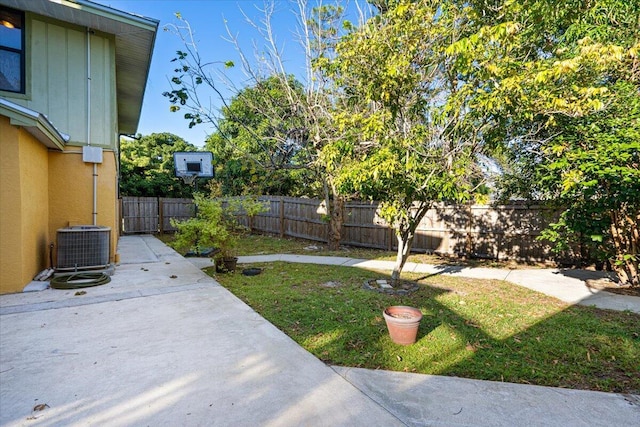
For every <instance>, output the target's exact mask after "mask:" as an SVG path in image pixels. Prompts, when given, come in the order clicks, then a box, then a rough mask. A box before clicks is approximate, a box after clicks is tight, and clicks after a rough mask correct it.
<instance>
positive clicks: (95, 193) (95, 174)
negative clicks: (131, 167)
mask: <svg viewBox="0 0 640 427" xmlns="http://www.w3.org/2000/svg"><path fill="white" fill-rule="evenodd" d="M91 34H93V30H91V28H87V145H89V146H91ZM92 216H93V225H98V164H97V163H94V164H93V212H92Z"/></svg>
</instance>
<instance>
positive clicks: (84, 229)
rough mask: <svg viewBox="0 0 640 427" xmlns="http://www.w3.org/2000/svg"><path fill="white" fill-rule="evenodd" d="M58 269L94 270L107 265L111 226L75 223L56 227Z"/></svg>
mask: <svg viewBox="0 0 640 427" xmlns="http://www.w3.org/2000/svg"><path fill="white" fill-rule="evenodd" d="M57 238H58V264H57V267H56V270H58V271H65V270H66V271H76V270H96V269H101V268H106V267H108V266H109V254H110V252H111V228H110V227H102V226H98V225H77V226H73V227H67V228H59V229H58V235H57Z"/></svg>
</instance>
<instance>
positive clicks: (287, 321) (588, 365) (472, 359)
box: [218, 263, 640, 393]
mask: <svg viewBox="0 0 640 427" xmlns="http://www.w3.org/2000/svg"><path fill="white" fill-rule="evenodd" d="M264 268H265V270H264V272H263V274H262V275H260V276H256V277H253V278H247V277H244V276H241V275H228V276H224V277H222V276H220V277H218V280H219V281H220V282H221V283H222V284H223V285H224V286H225V287H227V288H228V289H230V290H231V291H232V292H233V293H234V294H236V295H237V296H239V297H240V298H241V299H243V300H244V301H245V302H247V303H248V304H249V305H250V306H252V307H253V308H254V309H255V310H256V311H257V312H258V313H260V314H261V315H262V316H263V317H265V318H266V319H267V320H269V321H270V322H271V323H273V324H274V325H276V326H277V327H278V328H280V329H281V330H283V331H284V332H285V333H287V334H288V335H289V336H291V337H292V338H293V339H294V340H295V341H297V342H298V343H299V344H300V345H302V346H303V347H305V348H306V349H307V350H309V351H310V352H311V353H313V354H314V355H315V356H316V357H318V358H319V359H321V360H323V361H324V362H325V363H328V364H336V365H341V366H353V367H362V368H370V369H387V370H395V371H405V372H417V373H424V374H435V375H451V376H459V377H466V378H475V379H484V380H494V381H507V382H514V383H525V384H537V385H547V386H555V387H570V388H576V389H590V390H602V391H609V392H624V393H639V392H640V365H638V363H637V361H638V360H640V338H639V337H638V331H640V316H639V315H637V314H633V313H627V312H612V311H607V310H600V309H595V308H588V307H571V306H568V305H566V304H565V303H562V302H560V301H558V300H556V299H554V298H551V297H547V296H545V295H542V294H539V293H536V292H534V291H530V290H528V289H524V288H520V287H517V286H514V285H510V284H508V283H506V282H502V281H489V280H474V279H462V278H451V277H441V276H431V277H427V278H421V282H420V283H421V286H420V289H419V290H418V291H417V292H415V293H413V294H412V295H409V296H390V295H384V294H379V293H377V292H371V291H365V290H363V289H362V284H363V283H364V281H366V280H368V279H371V278H375V277H378V278H379V277H380V274H379V273H375V272H368V271H364V270H357V269H352V268H349V267H329V266H314V265H301V264H296V265H293V264H286V263H273V264H265V265H264ZM328 281H332V282H339V283H340V284H341V285H340V286H337V287H333V288H329V287H323V286H321V285H322V284H323V283H325V282H328ZM389 305H410V306H414V307H418V308H419V309H420V310H421V311H422V313H423V320H422V322H421V324H420V329H419V332H418V341H417V342H416V343H415V344H413V345H411V346H406V347H403V346H399V345H396V344H394V343H393V342H392V341H391V340H390V338H389V336H388V333H387V330H386V325H385V322H384V318H383V316H382V311H383V310H384V309H385V307H387V306H389ZM634 334H635V335H634Z"/></svg>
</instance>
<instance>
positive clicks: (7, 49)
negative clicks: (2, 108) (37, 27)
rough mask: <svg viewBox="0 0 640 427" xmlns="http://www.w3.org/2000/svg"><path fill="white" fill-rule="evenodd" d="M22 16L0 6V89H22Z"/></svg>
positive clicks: (17, 12) (20, 13)
mask: <svg viewBox="0 0 640 427" xmlns="http://www.w3.org/2000/svg"><path fill="white" fill-rule="evenodd" d="M23 16H24V15H23V14H22V12H20V11H17V10H13V9H8V8H3V7H0V90H6V91H10V92H23V91H24V82H23V79H24V69H23V67H24V45H23V40H24V25H23Z"/></svg>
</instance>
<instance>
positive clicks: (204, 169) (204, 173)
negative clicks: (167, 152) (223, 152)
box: [173, 151, 213, 178]
mask: <svg viewBox="0 0 640 427" xmlns="http://www.w3.org/2000/svg"><path fill="white" fill-rule="evenodd" d="M173 163H174V165H175V173H176V176H177V177H181V178H184V177H190V176H195V177H200V178H213V154H212V153H211V152H209V151H177V152H175V153H173Z"/></svg>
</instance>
